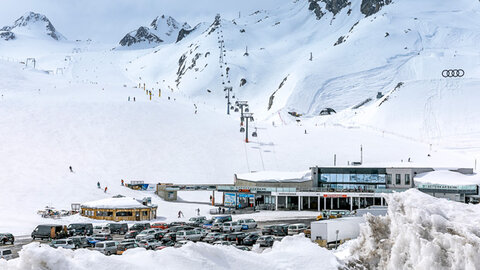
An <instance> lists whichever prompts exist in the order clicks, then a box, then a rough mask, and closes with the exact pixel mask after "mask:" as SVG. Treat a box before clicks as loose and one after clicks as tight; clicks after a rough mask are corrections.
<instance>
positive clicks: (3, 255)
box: [0, 249, 13, 260]
mask: <svg viewBox="0 0 480 270" xmlns="http://www.w3.org/2000/svg"><path fill="white" fill-rule="evenodd" d="M0 259H5V260H10V259H13V252H12V250H11V249H0Z"/></svg>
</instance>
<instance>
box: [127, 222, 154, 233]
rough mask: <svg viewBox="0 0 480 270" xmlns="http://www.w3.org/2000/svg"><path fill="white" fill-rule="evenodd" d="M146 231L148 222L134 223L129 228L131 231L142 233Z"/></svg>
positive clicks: (148, 225) (148, 227)
mask: <svg viewBox="0 0 480 270" xmlns="http://www.w3.org/2000/svg"><path fill="white" fill-rule="evenodd" d="M146 229H150V223H148V222H142V223H135V224H133V225H132V226H130V230H131V231H139V232H141V231H143V230H146Z"/></svg>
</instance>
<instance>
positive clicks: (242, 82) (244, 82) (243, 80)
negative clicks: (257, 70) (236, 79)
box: [240, 78, 247, 87]
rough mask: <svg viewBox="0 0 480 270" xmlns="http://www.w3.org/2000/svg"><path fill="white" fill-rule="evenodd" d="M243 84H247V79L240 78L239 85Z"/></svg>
mask: <svg viewBox="0 0 480 270" xmlns="http://www.w3.org/2000/svg"><path fill="white" fill-rule="evenodd" d="M245 84H247V79H245V78H242V79H241V80H240V87H242V86H244V85H245Z"/></svg>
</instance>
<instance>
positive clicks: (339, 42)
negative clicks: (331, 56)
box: [333, 36, 345, 46]
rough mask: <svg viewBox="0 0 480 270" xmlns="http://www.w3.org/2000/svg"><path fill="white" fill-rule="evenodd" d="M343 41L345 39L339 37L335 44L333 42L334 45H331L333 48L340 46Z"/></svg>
mask: <svg viewBox="0 0 480 270" xmlns="http://www.w3.org/2000/svg"><path fill="white" fill-rule="evenodd" d="M344 41H345V37H344V36H341V37H339V38H338V40H337V42H335V44H333V46H337V45H340V44H342V43H343V42H344Z"/></svg>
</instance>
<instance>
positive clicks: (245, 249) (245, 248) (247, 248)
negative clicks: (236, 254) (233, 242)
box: [235, 246, 252, 251]
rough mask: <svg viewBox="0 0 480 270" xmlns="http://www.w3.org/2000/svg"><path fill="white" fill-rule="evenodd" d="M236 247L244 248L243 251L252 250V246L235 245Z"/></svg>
mask: <svg viewBox="0 0 480 270" xmlns="http://www.w3.org/2000/svg"><path fill="white" fill-rule="evenodd" d="M235 247H236V248H238V249H240V250H243V251H250V250H252V249H251V248H249V247H246V246H235Z"/></svg>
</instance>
